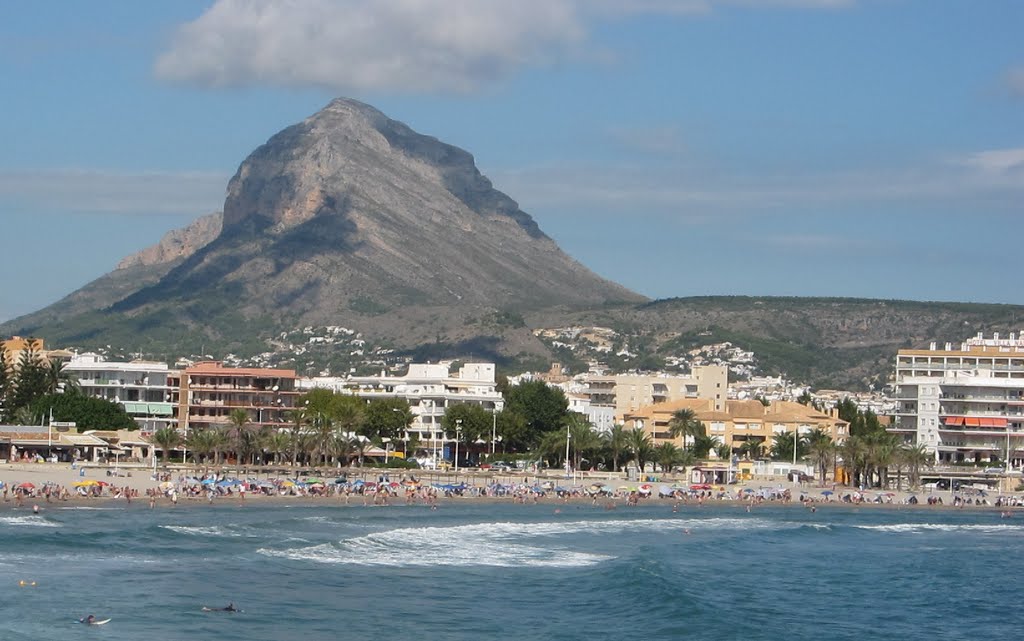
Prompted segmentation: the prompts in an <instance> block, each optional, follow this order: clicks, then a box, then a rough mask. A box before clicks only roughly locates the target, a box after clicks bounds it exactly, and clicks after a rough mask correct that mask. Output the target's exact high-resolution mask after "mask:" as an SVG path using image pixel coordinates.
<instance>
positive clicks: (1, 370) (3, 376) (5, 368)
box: [0, 346, 14, 425]
mask: <svg viewBox="0 0 1024 641" xmlns="http://www.w3.org/2000/svg"><path fill="white" fill-rule="evenodd" d="M13 394H14V380H13V377H12V375H11V364H10V362H9V360H8V358H7V350H6V349H4V348H3V346H0V425H2V424H4V423H6V422H7V420H8V406H9V403H10V402H13V400H14V399H13Z"/></svg>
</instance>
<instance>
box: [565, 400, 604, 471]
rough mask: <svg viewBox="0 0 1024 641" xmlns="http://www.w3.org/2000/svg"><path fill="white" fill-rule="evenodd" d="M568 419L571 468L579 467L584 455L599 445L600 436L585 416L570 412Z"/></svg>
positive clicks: (587, 454)
mask: <svg viewBox="0 0 1024 641" xmlns="http://www.w3.org/2000/svg"><path fill="white" fill-rule="evenodd" d="M567 420H568V421H569V434H570V435H571V436H572V438H570V439H569V447H570V449H571V450H572V463H573V469H577V470H578V469H580V463H582V461H583V459H584V457H586V456H589V455H590V454H591V453H592V452H594V451H596V450H597V449H598V448H599V447H601V437H600V436H598V435H597V433H596V432H594V428H593V427H592V426H591V424H590V421H589V420H587V418H586V417H585V416H583V415H582V414H578V413H575V412H574V413H572V414H570V415H569V418H568V419H567Z"/></svg>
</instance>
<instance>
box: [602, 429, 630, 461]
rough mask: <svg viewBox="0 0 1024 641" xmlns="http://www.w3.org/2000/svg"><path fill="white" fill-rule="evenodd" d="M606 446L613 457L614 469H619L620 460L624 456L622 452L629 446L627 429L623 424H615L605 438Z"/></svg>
mask: <svg viewBox="0 0 1024 641" xmlns="http://www.w3.org/2000/svg"><path fill="white" fill-rule="evenodd" d="M604 442H605V447H607V448H608V452H609V453H610V454H611V458H612V471H613V472H618V471H619V460H620V459H621V458H622V454H623V453H624V452H625V451H626V450H627V449H628V448H629V444H628V442H627V436H626V429H625V428H624V427H623V426H622V425H615V426H613V427H612V429H611V430H610V431H609V432H608V433H607V434H606V435H605V438H604Z"/></svg>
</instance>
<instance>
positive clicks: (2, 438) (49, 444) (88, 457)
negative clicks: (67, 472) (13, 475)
mask: <svg viewBox="0 0 1024 641" xmlns="http://www.w3.org/2000/svg"><path fill="white" fill-rule="evenodd" d="M109 446H110V444H109V443H108V442H107V441H104V440H103V439H101V438H98V437H97V436H94V435H92V434H79V433H78V432H75V431H73V430H71V429H69V428H66V427H61V428H57V427H49V426H45V425H44V426H40V425H0V460H4V461H10V462H11V463H17V462H39V461H43V460H57V461H92V462H96V461H99V460H100V459H101V458H103V457H105V456H106V454H107V453H108V451H109Z"/></svg>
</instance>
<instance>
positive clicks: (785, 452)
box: [771, 432, 807, 461]
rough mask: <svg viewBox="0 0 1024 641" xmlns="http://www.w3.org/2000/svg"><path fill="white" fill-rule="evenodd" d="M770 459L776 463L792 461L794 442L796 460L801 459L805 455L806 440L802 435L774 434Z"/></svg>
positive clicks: (791, 433)
mask: <svg viewBox="0 0 1024 641" xmlns="http://www.w3.org/2000/svg"><path fill="white" fill-rule="evenodd" d="M772 441H773V442H772V449H771V454H772V458H773V459H775V460H776V461H792V460H794V456H793V447H794V441H796V444H795V447H796V457H795V458H797V459H800V458H803V457H804V456H806V455H807V452H806V450H807V439H806V438H804V437H803V436H802V435H799V434H797V435H795V436H794V434H793V432H783V433H781V434H776V435H775V437H774V438H773V439H772Z"/></svg>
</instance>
